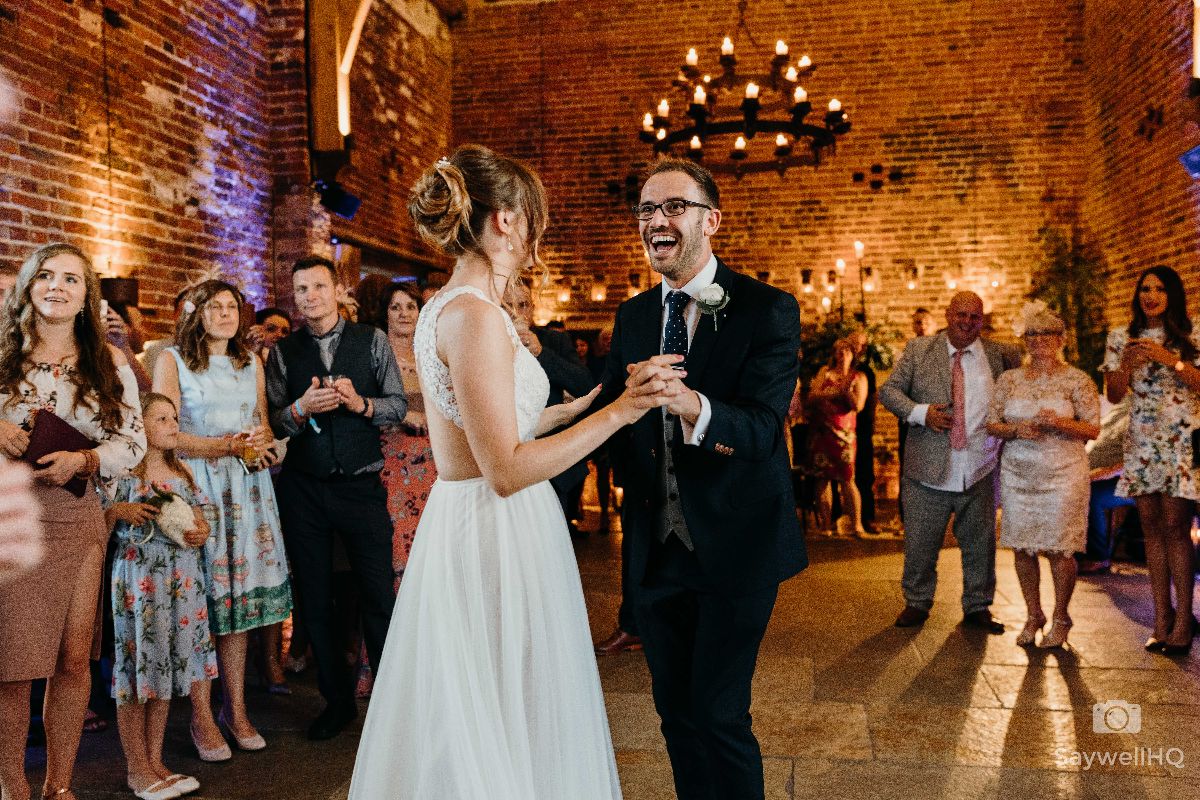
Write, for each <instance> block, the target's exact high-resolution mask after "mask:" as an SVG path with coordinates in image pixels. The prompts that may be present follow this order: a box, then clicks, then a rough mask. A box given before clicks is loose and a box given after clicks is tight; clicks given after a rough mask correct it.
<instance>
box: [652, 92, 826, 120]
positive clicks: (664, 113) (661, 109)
mask: <svg viewBox="0 0 1200 800" xmlns="http://www.w3.org/2000/svg"><path fill="white" fill-rule="evenodd" d="M829 110H830V111H832V110H833V106H832V105H831V106H830V107H829ZM658 115H659V116H660V117H662V118H663V119H666V118H667V117H669V116H671V105H670V104H669V103H668V102H667V98H665V97H664V98H663V99H662V101H661V102H659V104H658Z"/></svg>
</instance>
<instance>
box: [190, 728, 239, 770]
mask: <svg viewBox="0 0 1200 800" xmlns="http://www.w3.org/2000/svg"><path fill="white" fill-rule="evenodd" d="M188 732H189V733H191V734H192V745H194V746H195V748H196V753H197V754H198V755H199V756H200V760H201V761H207V762H208V763H210V764H213V763H217V762H220V761H228V760H229V759H231V758H233V751H232V750H230V749H229V743H228V742H226V741H225V740H224V739H222V740H221V744H220V746H219V747H205V746H204V745H203V744H201V742H200V737H199V736H197V735H196V728H195V727H194V726H192V725H189V726H188Z"/></svg>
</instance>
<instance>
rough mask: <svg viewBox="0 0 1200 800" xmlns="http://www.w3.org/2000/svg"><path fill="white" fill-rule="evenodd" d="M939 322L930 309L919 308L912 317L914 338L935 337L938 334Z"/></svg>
mask: <svg viewBox="0 0 1200 800" xmlns="http://www.w3.org/2000/svg"><path fill="white" fill-rule="evenodd" d="M937 330H938V326H937V320H936V319H935V318H934V316H933V313H932V312H930V310H929V309H928V308H924V307H922V306H918V307H917V310H916V311H914V312H913V315H912V331H913V336H933V335H934V334H935V333H937Z"/></svg>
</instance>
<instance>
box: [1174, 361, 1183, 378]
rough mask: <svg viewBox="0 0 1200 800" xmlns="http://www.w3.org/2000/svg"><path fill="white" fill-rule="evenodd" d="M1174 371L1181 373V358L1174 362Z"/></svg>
mask: <svg viewBox="0 0 1200 800" xmlns="http://www.w3.org/2000/svg"><path fill="white" fill-rule="evenodd" d="M1175 371H1176V372H1178V373H1179V374H1181V375H1182V374H1183V359H1180V360H1179V361H1176V362H1175Z"/></svg>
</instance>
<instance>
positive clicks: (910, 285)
mask: <svg viewBox="0 0 1200 800" xmlns="http://www.w3.org/2000/svg"><path fill="white" fill-rule="evenodd" d="M916 288H917V282H916V281H914V280H910V281H909V282H908V290H909V291H910V292H911V291H912V290H913V289H916Z"/></svg>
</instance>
